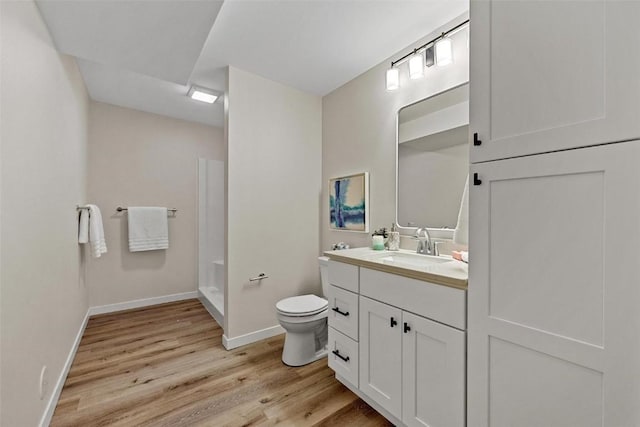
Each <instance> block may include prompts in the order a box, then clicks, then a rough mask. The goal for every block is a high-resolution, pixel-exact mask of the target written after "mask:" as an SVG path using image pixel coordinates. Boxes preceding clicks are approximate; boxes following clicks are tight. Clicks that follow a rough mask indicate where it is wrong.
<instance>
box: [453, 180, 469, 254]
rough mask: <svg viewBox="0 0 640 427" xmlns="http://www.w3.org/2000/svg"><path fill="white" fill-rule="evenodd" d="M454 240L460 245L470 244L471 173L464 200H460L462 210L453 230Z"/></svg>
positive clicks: (465, 188) (464, 192)
mask: <svg viewBox="0 0 640 427" xmlns="http://www.w3.org/2000/svg"><path fill="white" fill-rule="evenodd" d="M453 241H454V242H455V243H458V244H460V245H468V244H469V175H467V182H466V183H465V184H464V191H463V192H462V200H460V211H459V212H458V224H457V225H456V229H455V230H454V232H453Z"/></svg>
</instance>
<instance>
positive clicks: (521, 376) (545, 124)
mask: <svg viewBox="0 0 640 427" xmlns="http://www.w3.org/2000/svg"><path fill="white" fill-rule="evenodd" d="M470 20H471V24H470V25H471V29H470V31H471V69H470V110H471V111H470V123H471V124H470V129H471V133H472V143H471V148H470V150H471V153H470V158H471V163H472V164H471V167H470V174H471V175H470V180H471V182H470V184H472V185H471V187H470V190H471V191H470V210H471V211H470V212H471V214H470V260H471V263H470V269H469V288H468V355H467V364H468V365H467V368H468V371H467V425H468V426H471V427H475V426H480V427H484V426H492V427H502V426H518V427H526V426H545V427H554V426H558V427H567V426H581V427H586V426H612V427H613V426H616V427H617V426H640V25H638V22H640V1H636V0H630V1H624V0H599V1H598V0H589V1H586V0H580V1H538V0H534V1H529V0H522V1H516V0H509V1H504V0H472V1H471V10H470Z"/></svg>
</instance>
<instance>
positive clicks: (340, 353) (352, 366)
mask: <svg viewBox="0 0 640 427" xmlns="http://www.w3.org/2000/svg"><path fill="white" fill-rule="evenodd" d="M328 359H329V367H330V368H331V369H333V370H334V371H335V372H336V374H338V375H341V376H342V377H344V378H345V379H346V380H347V381H349V382H350V383H351V384H353V385H354V386H355V387H358V373H359V372H358V362H359V357H358V343H357V342H356V341H354V340H352V339H351V338H349V337H347V336H346V335H344V334H341V333H340V332H338V331H336V330H335V329H333V328H329V356H328Z"/></svg>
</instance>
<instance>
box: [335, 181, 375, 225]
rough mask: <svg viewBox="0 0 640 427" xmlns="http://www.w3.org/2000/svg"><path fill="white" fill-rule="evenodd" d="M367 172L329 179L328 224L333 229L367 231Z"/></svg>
mask: <svg viewBox="0 0 640 427" xmlns="http://www.w3.org/2000/svg"><path fill="white" fill-rule="evenodd" d="M368 199H369V174H368V173H366V172H363V173H359V174H356V175H349V176H344V177H340V178H333V179H330V180H329V226H330V228H332V229H334V230H344V231H360V232H368V231H369V212H368V210H367V209H368V206H367V204H368Z"/></svg>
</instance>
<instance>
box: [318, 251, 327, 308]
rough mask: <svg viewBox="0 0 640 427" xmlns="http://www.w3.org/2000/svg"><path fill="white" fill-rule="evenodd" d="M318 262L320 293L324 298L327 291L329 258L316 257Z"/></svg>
mask: <svg viewBox="0 0 640 427" xmlns="http://www.w3.org/2000/svg"><path fill="white" fill-rule="evenodd" d="M318 263H319V264H320V280H322V295H323V296H324V297H325V298H326V296H327V292H328V291H329V258H328V257H326V256H321V257H318Z"/></svg>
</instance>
